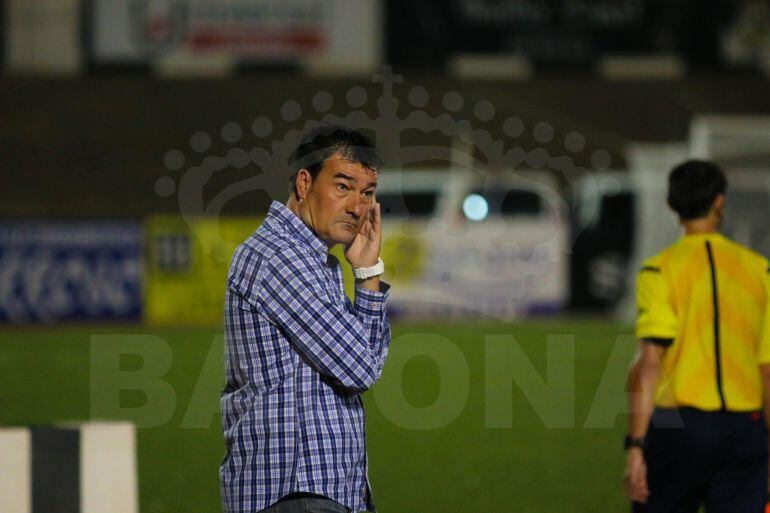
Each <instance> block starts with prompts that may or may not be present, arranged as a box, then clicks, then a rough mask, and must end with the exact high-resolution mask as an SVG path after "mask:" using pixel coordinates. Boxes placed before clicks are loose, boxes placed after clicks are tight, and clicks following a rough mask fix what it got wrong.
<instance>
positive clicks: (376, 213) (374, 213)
mask: <svg viewBox="0 0 770 513" xmlns="http://www.w3.org/2000/svg"><path fill="white" fill-rule="evenodd" d="M370 219H371V220H372V228H373V229H374V231H376V232H379V231H380V227H381V226H382V207H381V206H380V203H379V202H376V203H375V204H374V206H372V210H371V217H370Z"/></svg>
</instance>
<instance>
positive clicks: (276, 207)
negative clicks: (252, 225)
mask: <svg viewBox="0 0 770 513" xmlns="http://www.w3.org/2000/svg"><path fill="white" fill-rule="evenodd" d="M265 222H266V223H268V225H269V226H270V227H271V228H273V229H276V228H278V229H279V230H280V229H283V230H284V231H286V232H287V233H288V234H289V235H290V236H291V237H292V238H294V239H297V240H298V241H300V242H302V243H304V244H307V245H308V246H309V247H310V249H311V250H312V251H314V252H316V253H319V254H322V255H323V257H324V258H326V256H327V255H328V254H329V246H327V245H326V243H325V242H324V241H322V240H321V239H320V238H319V237H318V235H316V234H315V233H314V232H313V230H311V229H310V227H309V226H308V225H306V224H305V223H304V221H302V219H300V218H299V216H298V215H297V214H295V213H294V212H292V211H291V210H289V207H287V206H286V205H284V204H283V203H279V202H277V201H273V203H271V204H270V210H268V212H267V217H266V218H265Z"/></svg>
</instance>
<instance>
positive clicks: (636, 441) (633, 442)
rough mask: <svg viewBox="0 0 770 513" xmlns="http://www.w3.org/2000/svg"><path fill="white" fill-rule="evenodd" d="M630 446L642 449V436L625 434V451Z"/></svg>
mask: <svg viewBox="0 0 770 513" xmlns="http://www.w3.org/2000/svg"><path fill="white" fill-rule="evenodd" d="M632 447H638V448H640V449H644V438H634V437H633V436H631V435H626V438H625V439H623V449H625V450H626V451H627V450H629V449H630V448H632Z"/></svg>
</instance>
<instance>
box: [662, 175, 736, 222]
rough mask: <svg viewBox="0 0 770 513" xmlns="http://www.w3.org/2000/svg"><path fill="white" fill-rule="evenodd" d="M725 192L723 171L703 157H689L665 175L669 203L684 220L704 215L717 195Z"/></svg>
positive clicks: (725, 185) (725, 183)
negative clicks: (701, 158) (697, 158)
mask: <svg viewBox="0 0 770 513" xmlns="http://www.w3.org/2000/svg"><path fill="white" fill-rule="evenodd" d="M726 191H727V179H726V178H725V175H724V173H723V172H722V170H721V169H720V168H719V167H718V166H717V165H716V164H714V163H712V162H707V161H705V160H688V161H686V162H684V163H682V164H679V165H678V166H676V167H675V168H674V169H673V170H672V171H671V174H670V175H669V176H668V204H669V206H670V207H671V209H672V210H674V212H676V213H677V214H679V218H680V219H682V220H683V221H688V220H691V219H698V218H699V217H704V216H705V215H706V214H708V212H709V210H710V209H711V206H712V205H713V204H714V200H715V199H716V197H717V196H718V195H719V194H724V193H725V192H726Z"/></svg>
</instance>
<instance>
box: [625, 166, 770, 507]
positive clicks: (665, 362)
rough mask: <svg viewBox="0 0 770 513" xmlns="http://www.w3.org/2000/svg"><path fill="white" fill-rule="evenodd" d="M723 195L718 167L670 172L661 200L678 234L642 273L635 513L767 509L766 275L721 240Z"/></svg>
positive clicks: (631, 455) (769, 372) (630, 471)
mask: <svg viewBox="0 0 770 513" xmlns="http://www.w3.org/2000/svg"><path fill="white" fill-rule="evenodd" d="M726 188H727V181H726V179H725V177H724V175H723V173H722V171H721V170H720V169H719V168H718V167H716V166H715V165H714V164H711V163H709V162H703V161H688V162H685V163H684V164H681V165H679V166H678V167H676V168H675V169H674V170H673V171H672V172H671V174H670V176H669V193H668V203H669V205H670V207H671V208H672V209H673V210H674V211H675V212H676V213H677V214H678V215H679V219H680V220H681V224H682V226H683V228H684V237H683V238H682V239H680V240H679V241H678V242H676V243H675V244H673V245H672V246H670V247H668V248H667V249H665V250H663V251H662V252H660V253H659V254H657V255H656V256H654V257H652V258H650V259H648V260H647V261H645V262H644V265H643V267H642V269H641V271H640V272H639V275H638V280H637V303H638V316H637V321H636V336H637V338H638V339H639V340H640V347H639V351H638V353H637V356H636V358H635V361H634V363H633V365H632V367H631V371H630V374H629V388H630V392H631V395H630V410H631V411H630V415H629V434H628V436H627V437H626V443H625V446H626V450H627V462H626V490H627V493H628V495H629V497H630V499H631V500H632V502H633V507H632V509H633V511H635V512H654V513H662V512H683V513H686V512H692V513H696V511H698V508H699V507H700V506H701V505H703V506H705V510H706V512H707V513H721V512H725V513H726V512H730V513H742V512H746V513H748V512H752V513H759V512H761V511H763V508H764V505H765V503H766V502H767V496H768V430H767V426H766V425H765V422H766V421H767V420H768V419H770V414H769V413H770V408H768V403H769V401H768V397H770V365H768V363H770V333H768V331H770V329H769V328H770V315H768V313H767V309H768V294H769V291H770V285H769V283H768V279H769V277H768V272H770V269H768V261H767V260H766V259H765V258H763V257H762V256H760V255H758V254H756V253H754V252H752V251H751V250H749V249H747V248H745V247H743V246H741V245H739V244H737V243H735V242H732V241H730V240H729V239H727V238H726V237H724V236H722V235H720V234H719V233H717V228H718V226H719V224H720V222H721V221H722V217H723V215H724V210H725V191H726ZM763 331H764V334H763ZM763 409H764V420H765V422H763V420H762V417H763V415H762V410H763Z"/></svg>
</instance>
